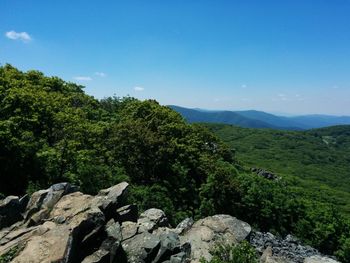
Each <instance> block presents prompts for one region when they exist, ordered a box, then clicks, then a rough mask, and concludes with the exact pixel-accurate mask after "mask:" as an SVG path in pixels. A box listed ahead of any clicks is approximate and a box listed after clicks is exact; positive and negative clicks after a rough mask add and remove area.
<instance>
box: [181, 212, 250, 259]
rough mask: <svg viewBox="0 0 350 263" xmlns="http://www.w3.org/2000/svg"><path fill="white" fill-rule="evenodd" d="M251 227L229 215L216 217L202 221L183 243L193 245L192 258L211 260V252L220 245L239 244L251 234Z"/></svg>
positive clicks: (196, 224)
mask: <svg viewBox="0 0 350 263" xmlns="http://www.w3.org/2000/svg"><path fill="white" fill-rule="evenodd" d="M250 231H251V228H250V226H249V225H248V224H247V223H245V222H243V221H240V220H238V219H236V218H234V217H232V216H229V215H215V216H210V217H206V218H204V219H201V220H199V221H197V222H196V223H194V224H193V226H192V227H191V228H190V229H189V230H188V231H187V232H185V233H184V235H183V236H181V240H182V242H188V243H190V244H191V248H192V253H191V258H192V260H193V262H199V260H200V259H201V258H202V257H203V258H205V259H206V260H210V259H211V254H210V251H211V250H212V249H214V248H215V246H216V245H218V244H237V243H238V242H240V241H242V240H244V239H245V238H246V237H247V236H248V235H249V233H250Z"/></svg>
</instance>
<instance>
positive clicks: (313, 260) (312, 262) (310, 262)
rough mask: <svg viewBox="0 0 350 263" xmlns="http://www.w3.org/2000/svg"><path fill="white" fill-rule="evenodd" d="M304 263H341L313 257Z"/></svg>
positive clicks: (321, 257)
mask: <svg viewBox="0 0 350 263" xmlns="http://www.w3.org/2000/svg"><path fill="white" fill-rule="evenodd" d="M304 263H340V262H339V261H336V260H334V259H331V258H329V257H324V256H311V257H307V258H305V260H304Z"/></svg>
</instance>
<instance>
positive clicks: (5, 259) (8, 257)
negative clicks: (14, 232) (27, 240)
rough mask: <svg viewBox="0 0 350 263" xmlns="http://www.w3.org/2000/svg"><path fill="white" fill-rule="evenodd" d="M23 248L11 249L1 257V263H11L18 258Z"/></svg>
mask: <svg viewBox="0 0 350 263" xmlns="http://www.w3.org/2000/svg"><path fill="white" fill-rule="evenodd" d="M22 249H23V247H20V246H15V247H13V248H10V249H9V250H8V251H7V252H6V253H5V254H2V255H1V256H0V263H8V262H11V261H12V259H14V258H15V257H17V255H18V254H19V253H20V252H21V250H22Z"/></svg>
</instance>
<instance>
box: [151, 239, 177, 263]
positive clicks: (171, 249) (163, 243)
mask: <svg viewBox="0 0 350 263" xmlns="http://www.w3.org/2000/svg"><path fill="white" fill-rule="evenodd" d="M159 239H160V248H159V251H158V254H157V256H156V258H155V259H154V262H163V261H165V260H167V259H169V258H170V257H171V255H173V254H177V253H179V252H180V251H181V249H180V239H179V236H178V235H177V234H175V233H168V234H162V235H160V236H159Z"/></svg>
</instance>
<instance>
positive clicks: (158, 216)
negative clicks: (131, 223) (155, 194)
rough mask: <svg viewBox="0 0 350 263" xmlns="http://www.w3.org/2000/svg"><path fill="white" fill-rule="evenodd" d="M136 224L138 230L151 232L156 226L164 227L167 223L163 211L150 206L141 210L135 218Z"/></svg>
mask: <svg viewBox="0 0 350 263" xmlns="http://www.w3.org/2000/svg"><path fill="white" fill-rule="evenodd" d="M137 224H138V227H139V231H140V232H152V231H153V230H154V229H157V228H158V227H166V226H168V225H169V224H168V218H167V217H166V215H165V213H164V212H163V211H162V210H160V209H156V208H151V209H148V210H146V211H145V212H143V213H142V214H141V215H140V218H139V219H138V220H137Z"/></svg>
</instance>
